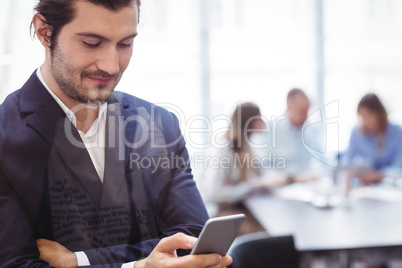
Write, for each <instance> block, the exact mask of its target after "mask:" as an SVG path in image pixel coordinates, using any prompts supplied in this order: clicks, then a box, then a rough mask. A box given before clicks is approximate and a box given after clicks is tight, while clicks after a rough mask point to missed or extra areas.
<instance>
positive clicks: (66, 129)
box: [20, 73, 102, 206]
mask: <svg viewBox="0 0 402 268" xmlns="http://www.w3.org/2000/svg"><path fill="white" fill-rule="evenodd" d="M20 94H21V96H20V108H21V111H22V112H30V113H31V112H32V115H31V116H30V117H28V119H27V123H28V124H29V125H30V126H31V127H32V128H33V129H35V130H36V131H37V132H38V133H39V134H40V135H41V136H42V137H43V138H44V139H45V140H46V141H47V142H48V143H49V145H50V146H52V147H54V148H55V149H56V151H57V153H58V155H59V156H60V158H61V159H63V161H64V163H65V167H66V168H68V169H70V170H71V171H72V173H73V174H74V175H75V177H76V178H77V179H78V181H79V182H80V183H81V185H82V186H83V187H84V188H85V189H86V190H87V192H88V193H89V195H90V196H91V197H92V199H93V201H94V202H95V203H96V204H97V205H98V206H99V205H100V197H101V193H102V183H101V182H100V179H99V176H98V174H97V172H96V170H95V167H94V165H93V163H92V160H91V158H90V156H89V154H88V151H87V150H86V148H85V146H84V144H83V142H82V140H81V137H80V135H79V133H78V131H77V130H76V128H75V127H74V126H73V125H72V124H71V122H70V121H69V120H68V119H67V117H66V115H65V113H64V112H63V110H62V109H61V108H60V106H59V105H58V104H57V103H56V101H55V100H54V99H53V98H52V97H51V96H50V94H49V93H48V92H47V90H46V89H45V88H44V86H43V85H42V83H41V82H40V81H39V79H38V77H37V76H36V73H33V75H32V76H31V77H30V79H29V80H28V81H27V83H26V84H25V85H24V86H23V87H22V88H21V92H20Z"/></svg>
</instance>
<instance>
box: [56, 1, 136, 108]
mask: <svg viewBox="0 0 402 268" xmlns="http://www.w3.org/2000/svg"><path fill="white" fill-rule="evenodd" d="M74 5H75V10H76V16H75V18H74V19H73V20H72V21H71V22H70V23H68V24H66V25H65V26H64V27H63V28H62V29H61V31H60V33H59V36H58V37H57V40H56V45H55V48H54V49H53V51H51V53H50V55H51V61H50V63H51V66H50V69H51V73H52V75H53V77H54V79H55V81H56V83H57V85H58V87H59V89H60V90H61V91H62V92H64V94H66V95H67V96H68V97H70V98H71V99H74V100H76V101H78V102H81V103H87V102H97V101H100V102H106V101H107V100H108V99H109V97H110V96H111V94H112V93H113V90H114V88H115V87H116V85H117V83H118V82H119V80H120V78H121V76H122V74H123V72H124V71H125V70H126V68H127V66H128V64H129V62H130V58H131V55H132V52H133V39H134V37H135V36H136V35H137V21H138V9H137V6H136V5H135V4H133V5H130V6H128V7H125V8H122V9H120V10H118V11H116V12H115V11H111V10H108V9H106V8H105V7H103V6H100V5H95V4H92V3H90V2H87V1H76V2H75V4H74Z"/></svg>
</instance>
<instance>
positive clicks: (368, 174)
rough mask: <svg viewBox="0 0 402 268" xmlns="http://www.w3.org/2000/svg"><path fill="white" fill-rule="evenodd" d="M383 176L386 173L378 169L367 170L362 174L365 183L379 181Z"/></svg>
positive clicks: (361, 177)
mask: <svg viewBox="0 0 402 268" xmlns="http://www.w3.org/2000/svg"><path fill="white" fill-rule="evenodd" d="M383 178H384V175H382V174H381V173H380V172H378V171H376V170H367V171H364V172H362V173H361V174H360V179H361V180H362V182H363V183H365V184H372V183H379V182H381V180H382V179H383Z"/></svg>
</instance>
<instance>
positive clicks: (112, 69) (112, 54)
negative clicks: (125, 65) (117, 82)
mask: <svg viewBox="0 0 402 268" xmlns="http://www.w3.org/2000/svg"><path fill="white" fill-rule="evenodd" d="M100 53H101V55H100V58H99V60H98V63H97V67H98V69H99V70H102V71H104V72H106V73H108V74H109V75H115V74H117V73H118V72H119V71H120V67H119V55H118V52H117V49H116V47H113V46H110V47H107V48H105V49H104V50H103V51H101V52H100Z"/></svg>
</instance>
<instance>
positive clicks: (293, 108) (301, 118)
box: [287, 95, 310, 127]
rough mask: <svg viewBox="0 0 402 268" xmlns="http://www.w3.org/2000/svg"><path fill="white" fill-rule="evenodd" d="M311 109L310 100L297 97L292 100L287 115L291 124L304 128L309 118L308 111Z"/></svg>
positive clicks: (300, 96)
mask: <svg viewBox="0 0 402 268" xmlns="http://www.w3.org/2000/svg"><path fill="white" fill-rule="evenodd" d="M309 108H310V102H309V100H308V99H307V98H306V97H304V96H302V95H297V96H295V97H294V98H293V100H290V101H289V103H288V108H287V115H288V117H289V120H290V122H291V123H292V124H293V125H295V126H296V127H302V126H303V124H304V122H306V120H307V117H308V109H309Z"/></svg>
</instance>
